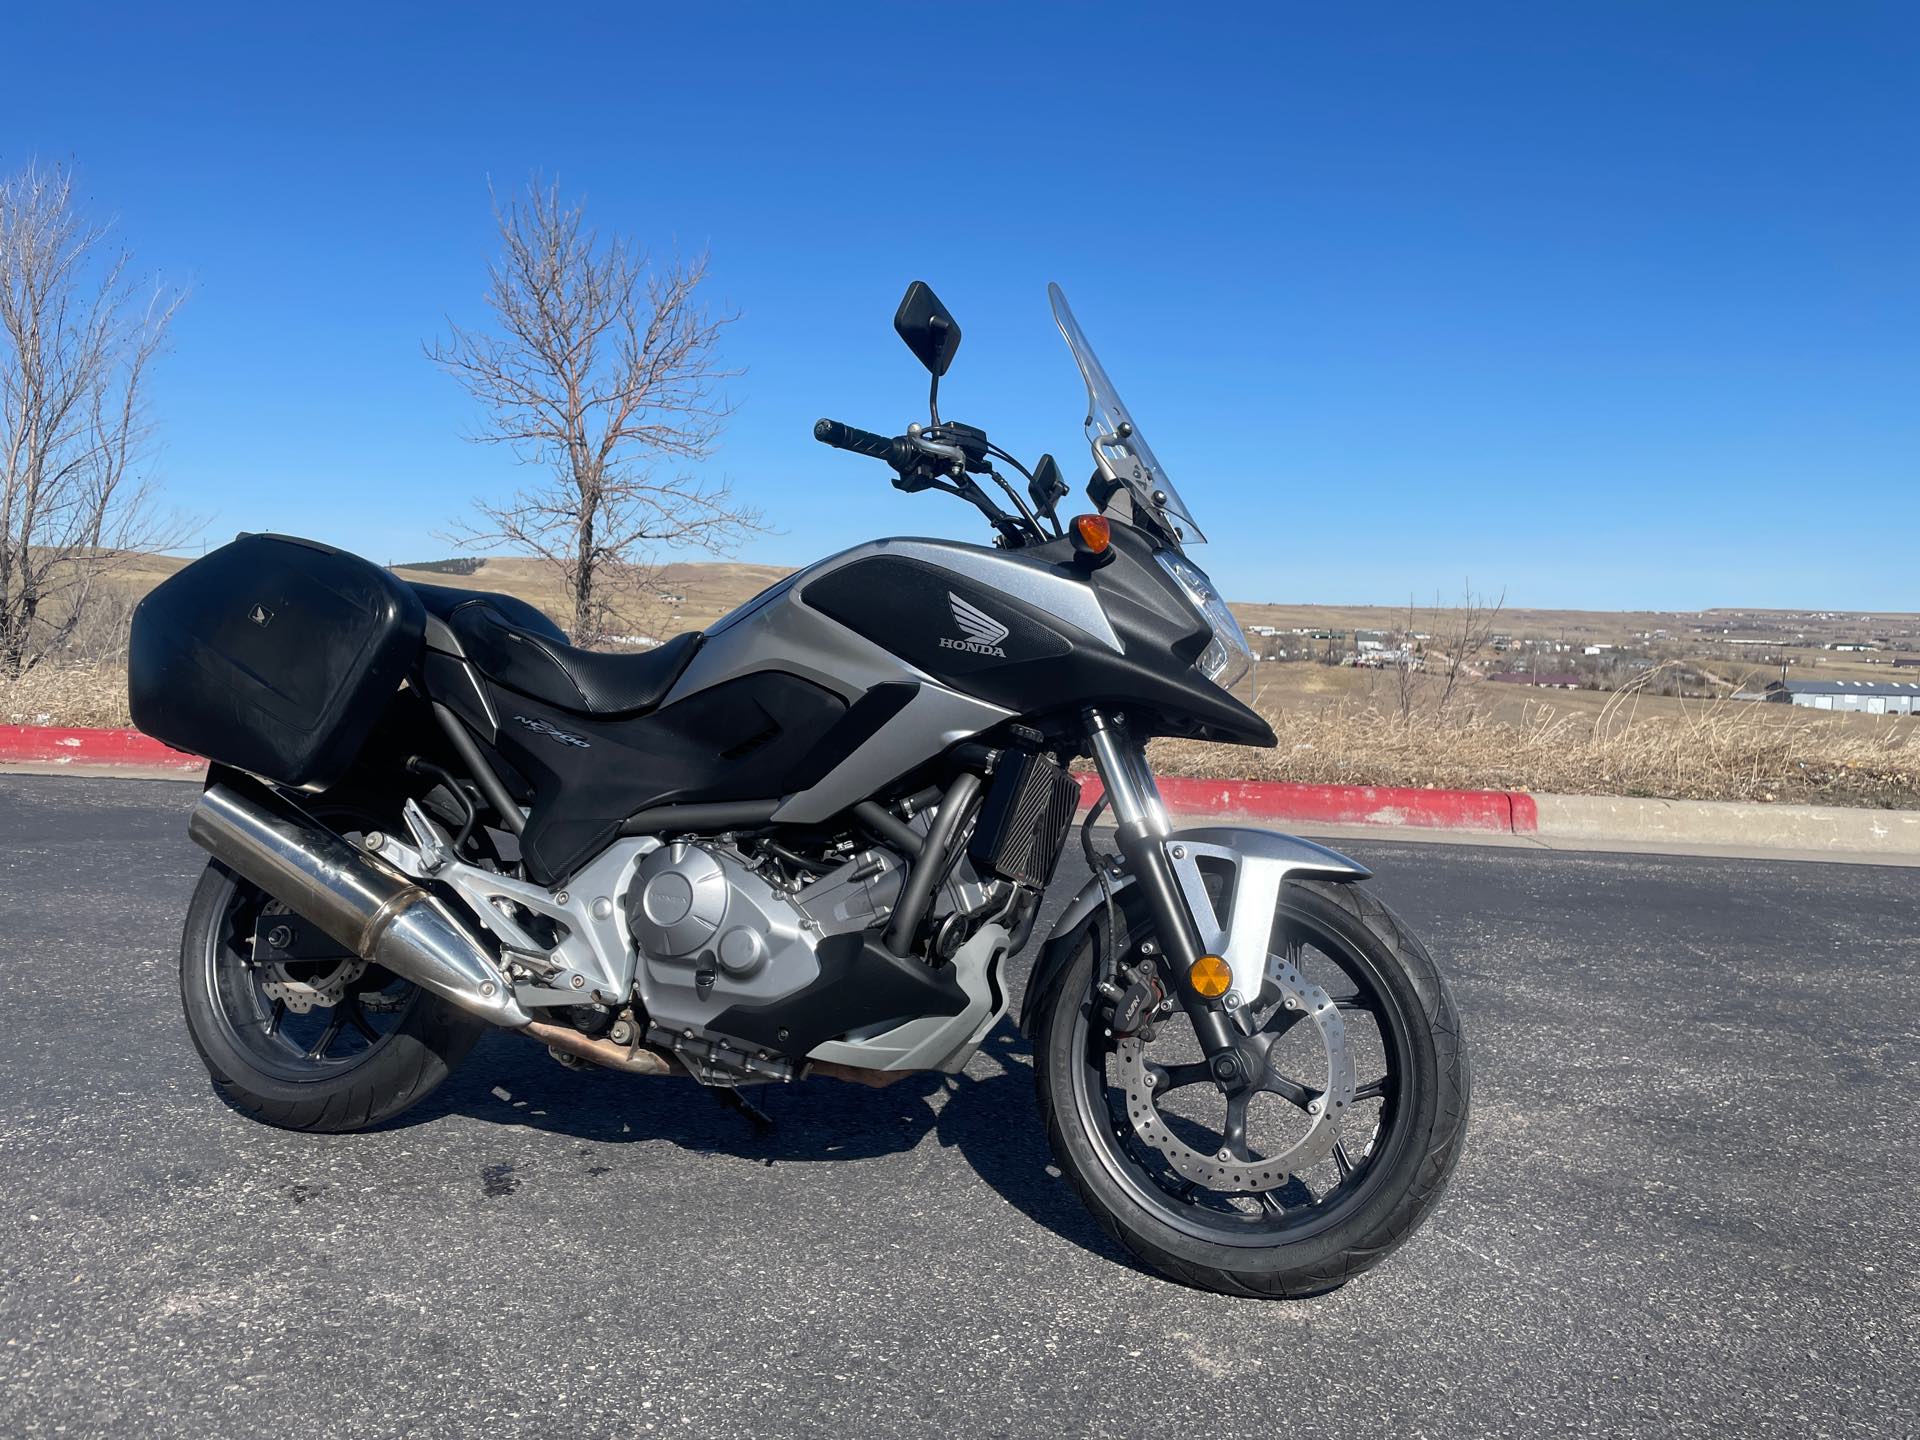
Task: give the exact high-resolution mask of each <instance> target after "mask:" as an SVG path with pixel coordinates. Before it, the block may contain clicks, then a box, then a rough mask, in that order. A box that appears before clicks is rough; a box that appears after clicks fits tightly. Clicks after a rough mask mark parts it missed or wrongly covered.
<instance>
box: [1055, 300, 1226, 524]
mask: <svg viewBox="0 0 1920 1440" xmlns="http://www.w3.org/2000/svg"><path fill="white" fill-rule="evenodd" d="M1047 298H1048V299H1049V300H1051V301H1052V302H1053V319H1054V323H1055V324H1056V325H1058V326H1059V327H1060V333H1061V334H1062V335H1064V336H1065V337H1066V340H1067V348H1068V349H1069V350H1071V351H1073V359H1074V363H1075V364H1077V365H1078V366H1079V367H1080V376H1081V378H1082V379H1083V380H1085V381H1086V382H1087V421H1086V425H1087V441H1088V443H1089V444H1091V445H1092V446H1093V458H1094V461H1095V463H1097V464H1098V465H1099V466H1100V469H1101V471H1102V472H1103V473H1105V474H1107V475H1110V476H1112V477H1113V478H1114V479H1116V480H1118V481H1120V482H1121V483H1122V484H1123V485H1125V486H1126V487H1127V491H1128V493H1129V494H1130V495H1131V496H1132V499H1133V504H1134V507H1135V509H1136V510H1139V511H1145V512H1147V513H1148V514H1151V515H1154V516H1156V517H1157V518H1158V519H1159V521H1160V523H1161V525H1162V527H1163V528H1165V529H1166V530H1168V531H1169V532H1171V533H1172V534H1173V535H1174V536H1175V537H1176V538H1177V539H1179V540H1180V541H1181V542H1182V543H1191V542H1194V541H1204V540H1205V539H1206V538H1207V537H1206V536H1205V535H1203V534H1202V533H1201V532H1200V527H1199V525H1197V524H1196V523H1195V522H1194V518H1193V512H1192V511H1190V510H1189V509H1187V506H1186V502H1185V501H1183V500H1181V498H1180V492H1179V491H1178V490H1175V489H1174V488H1173V482H1172V481H1171V480H1169V479H1167V472H1166V471H1165V470H1163V469H1162V468H1161V466H1160V462H1159V460H1158V459H1156V458H1155V456H1154V453H1153V449H1152V447H1151V446H1149V445H1148V444H1147V439H1146V436H1144V435H1142V434H1141V433H1140V427H1139V426H1138V425H1136V424H1135V423H1134V419H1133V416H1132V415H1130V414H1128V413H1127V407H1126V406H1125V405H1124V404H1123V403H1121V400H1120V394H1119V392H1118V391H1117V390H1115V389H1114V388H1113V382H1112V381H1111V380H1109V379H1108V378H1107V372H1106V370H1105V369H1103V368H1102V367H1101V364H1100V359H1099V357H1098V356H1097V355H1095V354H1094V353H1093V346H1091V345H1089V344H1088V343H1087V337H1086V335H1085V333H1084V332H1083V331H1082V330H1081V329H1080V322H1079V321H1077V320H1075V319H1074V318H1073V311H1072V310H1070V309H1068V308H1067V297H1066V296H1065V295H1064V294H1063V293H1061V290H1060V287H1059V286H1058V285H1052V284H1050V285H1048V286H1047Z"/></svg>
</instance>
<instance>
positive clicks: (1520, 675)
mask: <svg viewBox="0 0 1920 1440" xmlns="http://www.w3.org/2000/svg"><path fill="white" fill-rule="evenodd" d="M1487 679H1489V680H1498V681H1499V682H1500V683H1501V684H1503V685H1538V686H1541V687H1542V688H1544V689H1550V690H1578V689H1579V688H1580V687H1581V686H1582V685H1584V684H1586V683H1587V677H1586V676H1584V675H1582V674H1580V673H1579V672H1578V671H1574V670H1553V671H1548V670H1542V671H1539V672H1538V673H1536V672H1534V671H1531V670H1508V671H1505V672H1503V673H1501V674H1498V675H1489V676H1487Z"/></svg>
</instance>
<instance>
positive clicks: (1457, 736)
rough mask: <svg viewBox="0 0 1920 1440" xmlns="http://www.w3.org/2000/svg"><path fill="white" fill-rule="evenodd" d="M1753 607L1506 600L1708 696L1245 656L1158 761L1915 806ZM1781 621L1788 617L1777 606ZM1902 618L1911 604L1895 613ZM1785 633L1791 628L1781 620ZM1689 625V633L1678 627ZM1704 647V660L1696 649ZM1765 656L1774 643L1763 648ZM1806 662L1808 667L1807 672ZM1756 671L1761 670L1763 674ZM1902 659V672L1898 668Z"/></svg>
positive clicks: (1361, 624)
mask: <svg viewBox="0 0 1920 1440" xmlns="http://www.w3.org/2000/svg"><path fill="white" fill-rule="evenodd" d="M184 563H185V562H184V561H181V560H174V559H170V558H167V557H146V556H143V557H139V558H138V559H136V560H135V561H133V562H132V563H130V564H129V565H128V566H126V567H125V568H123V569H121V570H120V571H119V572H118V573H117V574H116V576H115V582H114V584H115V588H116V589H117V590H119V591H121V592H122V594H123V596H124V597H125V598H126V599H131V598H133V597H135V596H137V595H139V594H143V593H145V591H146V590H147V589H148V588H150V587H151V586H152V585H153V584H155V583H157V582H158V581H159V580H160V579H162V578H164V577H165V576H166V575H168V574H171V573H172V572H173V571H175V570H177V569H179V568H180V566H181V565H182V564H184ZM399 573H401V574H403V575H406V576H408V577H409V578H415V579H421V580H426V581H429V582H432V583H436V584H445V585H453V586H458V587H461V588H465V589H473V590H503V591H506V592H508V593H511V594H515V595H518V596H520V597H522V598H523V599H526V600H528V601H530V602H531V603H533V604H535V605H538V606H539V607H540V608H542V609H543V610H546V611H547V612H548V613H549V614H555V615H560V614H563V613H564V610H565V604H564V599H563V597H562V595H561V593H560V590H559V587H558V585H557V584H556V583H555V581H554V579H553V576H552V574H551V572H550V571H548V570H547V569H546V568H545V567H543V566H542V565H540V564H539V563H538V562H536V561H532V560H514V559H490V560H487V561H485V562H484V563H483V564H482V565H481V566H480V568H479V569H478V570H477V571H476V572H475V573H474V574H472V575H457V574H446V573H442V572H440V571H438V570H435V571H431V572H427V571H419V570H412V569H402V570H400V572H399ZM787 573H788V572H787V571H786V570H784V569H781V568H779V567H775V566H766V565H746V564H731V563H726V564H683V565H670V566H667V567H665V568H664V569H663V570H662V571H661V573H660V575H659V578H658V581H657V584H656V587H655V588H656V590H657V591H658V592H659V593H658V596H657V597H656V599H655V600H654V602H652V603H653V606H654V610H655V614H654V615H653V616H652V617H650V618H649V619H648V620H647V621H646V622H645V624H646V629H647V632H648V633H649V634H651V635H652V636H654V637H655V638H660V637H664V636H668V635H672V634H676V633H678V632H679V631H681V630H692V629H701V628H704V627H705V626H707V625H709V624H711V623H712V622H713V621H714V620H716V619H718V618H719V617H720V616H721V615H724V614H725V613H727V611H729V610H731V609H733V608H734V607H735V606H736V605H739V604H741V603H742V602H744V601H746V600H748V599H750V598H752V596H754V595H755V594H757V593H758V592H759V591H760V590H762V589H764V588H765V587H766V586H767V585H769V584H771V583H773V582H774V581H775V580H778V579H779V578H781V577H782V576H783V575H785V574H787ZM1234 608H1235V610H1236V611H1237V612H1238V613H1239V614H1240V617H1241V620H1242V622H1243V623H1245V624H1247V625H1249V626H1251V625H1256V624H1258V625H1272V626H1276V627H1279V628H1282V629H1291V628H1292V627H1294V626H1308V627H1317V628H1326V629H1333V630H1347V631H1352V630H1354V629H1391V628H1395V627H1396V626H1401V625H1404V624H1405V623H1406V610H1405V609H1404V608H1401V609H1398V610H1395V609H1393V608H1391V607H1384V606H1372V607H1367V606H1319V607H1315V606H1278V605H1236V606H1235V607H1234ZM1723 613H1727V614H1735V613H1738V614H1745V615H1747V616H1748V617H1749V618H1748V619H1747V621H1745V622H1744V623H1747V624H1749V625H1751V624H1752V623H1754V622H1753V621H1752V620H1751V618H1750V617H1751V615H1752V613H1753V612H1706V615H1705V616H1698V615H1696V616H1688V617H1679V616H1675V615H1673V614H1671V613H1661V612H1640V613H1607V612H1592V611H1528V610H1508V611H1503V612H1502V614H1501V616H1500V618H1499V625H1498V628H1499V629H1501V630H1502V631H1504V632H1507V633H1511V634H1513V635H1516V636H1522V635H1547V636H1556V637H1557V636H1560V635H1563V634H1564V635H1565V636H1566V637H1567V641H1568V643H1573V642H1586V643H1595V642H1598V643H1619V642H1621V641H1622V640H1624V639H1626V638H1628V637H1631V636H1634V635H1638V634H1642V633H1646V632H1651V631H1659V630H1666V631H1668V632H1669V633H1670V634H1671V635H1672V636H1673V637H1674V642H1673V643H1674V648H1675V650H1676V651H1678V652H1682V653H1688V654H1689V655H1690V656H1691V663H1695V664H1698V665H1700V666H1701V668H1702V669H1705V670H1708V671H1709V672H1714V671H1718V673H1719V674H1721V675H1722V676H1724V682H1723V683H1722V684H1720V685H1719V686H1718V688H1719V690H1720V691H1721V694H1720V695H1719V696H1718V697H1710V698H1705V699H1692V700H1689V699H1680V698H1676V697H1672V696H1662V695H1654V694H1637V693H1634V692H1632V691H1628V692H1621V693H1607V692H1601V691H1593V690H1572V691H1563V690H1536V689H1533V688H1531V687H1527V686H1517V685H1503V684H1493V683H1487V682H1483V681H1481V680H1478V679H1470V680H1468V681H1466V682H1464V683H1463V684H1462V686H1461V687H1460V689H1459V690H1458V691H1457V692H1456V694H1455V695H1454V696H1453V697H1452V698H1451V700H1450V701H1449V702H1448V703H1447V704H1446V706H1445V707H1444V709H1441V708H1438V707H1437V706H1436V703H1435V693H1434V692H1435V690H1436V689H1437V682H1436V681H1435V680H1434V679H1433V678H1432V677H1422V678H1420V679H1419V681H1418V683H1417V684H1416V685H1415V686H1414V687H1413V692H1412V694H1411V695H1410V696H1407V697H1405V700H1406V703H1404V704H1403V696H1402V693H1401V690H1400V686H1399V683H1398V680H1397V678H1396V676H1395V674H1394V673H1393V672H1391V671H1387V670H1363V669H1350V668H1345V667H1339V666H1327V665H1319V664H1313V663H1300V662H1289V663H1279V662H1268V663H1264V664H1262V665H1260V666H1259V667H1258V671H1257V691H1256V699H1255V704H1256V705H1257V707H1258V708H1259V709H1260V710H1261V711H1262V713H1264V714H1266V715H1267V716H1268V717H1269V719H1271V720H1272V721H1273V724H1274V729H1275V731H1276V733H1277V734H1278V735H1279V737H1280V743H1279V746H1278V747H1277V748H1276V749H1274V750H1269V751H1255V750H1246V749H1229V748H1224V747H1217V746H1207V745H1198V744H1191V743H1163V744H1161V745H1159V746H1158V747H1157V754H1156V761H1157V763H1158V764H1159V765H1160V766H1161V767H1162V768H1163V769H1164V770H1166V771H1167V772H1169V773H1175V774H1190V775H1218V776H1225V777H1235V778H1248V779H1275V780H1295V781H1303V782H1310V783H1326V784H1374V785H1431V786H1467V787H1490V788H1502V789H1521V790H1535V791H1545V792H1551V793H1564V794H1623V795H1648V796H1665V797H1671V798H1676V799H1715V800H1761V801H1774V800H1778V801H1800V802H1815V803H1825V804H1854V805H1872V806H1901V807H1906V806H1916V805H1920V719H1906V718H1894V717H1877V716H1866V715H1845V714H1828V713H1820V712H1812V711H1806V710H1797V709H1794V708H1792V707H1789V706H1778V705H1756V704H1751V703H1747V702H1735V701H1731V700H1728V699H1726V698H1725V695H1726V694H1728V693H1730V692H1731V691H1732V689H1733V688H1734V683H1735V682H1738V681H1740V680H1742V679H1745V678H1748V677H1750V676H1753V675H1755V673H1756V671H1757V669H1758V667H1755V666H1753V665H1752V664H1750V663H1748V661H1747V659H1746V657H1745V656H1744V655H1742V654H1741V653H1740V652H1738V651H1733V650H1728V649H1726V648H1725V647H1722V653H1721V654H1720V655H1719V656H1717V657H1716V656H1715V655H1713V654H1712V653H1710V652H1711V647H1712V640H1711V637H1712V636H1713V635H1714V634H1715V633H1716V632H1717V631H1718V630H1719V629H1720V626H1719V623H1718V621H1717V620H1716V619H1714V618H1712V617H1716V616H1719V615H1721V614H1723ZM1790 618H1791V617H1789V619H1790ZM1905 618H1906V619H1907V620H1911V619H1912V618H1913V617H1905ZM1781 629H1782V633H1783V634H1785V633H1788V632H1790V629H1791V626H1790V624H1787V623H1786V622H1782V626H1781ZM1683 631H1685V632H1687V633H1688V634H1690V635H1691V636H1692V639H1691V641H1689V640H1688V639H1686V638H1684V637H1683V636H1682V634H1681V632H1683ZM1702 650H1706V651H1709V653H1707V654H1705V655H1701V654H1698V653H1697V652H1699V651H1702ZM1769 653H1772V652H1769ZM1792 653H1793V654H1794V655H1795V656H1796V659H1797V662H1798V663H1797V664H1796V670H1797V671H1798V672H1799V673H1802V674H1804V673H1808V672H1810V671H1815V670H1817V672H1818V673H1819V674H1820V675H1821V676H1823V677H1829V676H1830V677H1833V678H1859V679H1888V678H1892V672H1891V671H1890V669H1889V667H1888V665H1887V664H1886V663H1884V662H1883V663H1880V664H1877V665H1874V664H1865V663H1862V662H1861V661H1860V660H1859V659H1858V658H1857V657H1853V656H1850V655H1846V654H1839V653H1836V652H1832V651H1826V650H1820V649H1817V648H1811V647H1807V646H1800V647H1796V648H1795V649H1794V650H1793V651H1792ZM1802 666H1804V669H1802V668H1801V667H1802ZM1760 673H1761V674H1762V675H1764V672H1760ZM1907 673H1912V672H1907ZM125 683H126V682H125V669H124V663H123V661H122V660H121V659H120V658H118V657H115V656H113V655H111V654H107V655H105V656H104V657H102V658H99V659H96V660H94V661H92V662H90V663H85V664H76V663H66V664H61V663H57V662H55V663H48V664H45V665H42V666H40V667H39V668H37V669H35V670H34V671H32V672H30V673H29V674H28V675H27V676H25V677H24V678H23V679H21V680H19V681H16V682H13V683H12V684H8V683H7V682H4V681H0V724H58V725H124V724H126V723H127V711H126V694H125Z"/></svg>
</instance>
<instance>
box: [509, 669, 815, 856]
mask: <svg viewBox="0 0 1920 1440" xmlns="http://www.w3.org/2000/svg"><path fill="white" fill-rule="evenodd" d="M488 691H489V699H490V700H491V702H492V705H493V708H494V711H495V713H496V714H497V715H498V716H499V719H500V731H499V739H498V742H497V743H498V747H499V751H500V753H501V754H502V755H503V756H504V757H505V758H506V760H507V761H508V763H509V764H511V765H512V766H513V767H514V768H515V769H516V770H518V771H519V772H520V773H521V774H522V775H524V776H525V777H526V778H527V780H528V781H529V782H530V783H531V784H532V786H533V806H532V814H531V815H530V816H529V818H528V823H527V829H526V832H525V834H523V835H522V836H521V838H520V845H521V852H522V854H523V855H524V856H525V857H526V860H527V863H528V867H529V869H530V870H532V871H533V872H534V874H535V878H536V879H540V880H542V881H547V882H551V881H555V880H558V879H560V878H562V877H564V876H566V875H569V874H571V873H572V872H573V870H574V869H576V868H577V867H578V866H580V865H581V864H583V863H585V861H587V860H588V859H590V858H591V857H592V856H593V855H594V854H595V853H597V852H598V851H599V850H600V849H601V848H602V847H604V846H605V845H606V844H607V842H608V841H610V840H612V839H613V838H614V837H615V836H616V835H618V834H619V833H620V827H621V825H622V822H624V821H625V820H626V819H627V817H628V816H630V815H632V814H634V813H635V812H636V811H639V810H644V809H647V808H649V807H652V806H658V805H672V804H698V803H705V802H709V801H718V800H760V799H765V798H768V797H773V796H780V795H786V794H791V793H792V792H793V791H794V790H796V789H803V788H805V787H806V786H807V785H809V784H811V783H812V782H813V781H814V780H816V779H818V778H819V776H818V774H815V773H814V772H815V771H816V769H817V768H818V766H817V761H816V760H815V752H816V751H817V750H818V749H820V747H821V746H822V744H823V742H825V741H826V740H827V739H828V737H829V736H830V735H831V733H832V731H833V729H834V727H835V726H836V725H838V724H839V723H840V722H841V720H842V718H843V717H845V716H846V714H847V709H848V707H847V703H846V701H845V700H843V699H841V698H840V696H838V695H835V694H834V693H833V692H832V691H830V690H826V689H823V688H822V687H820V686H818V685H815V684H813V683H812V682H811V681H808V680H803V679H801V678H800V677H799V676H797V675H790V674H787V673H786V672H784V671H780V670H768V671H762V672H760V673H757V674H753V675H745V676H741V677H740V678H739V679H736V680H729V681H727V682H725V683H724V684H720V685H715V686H713V687H712V688H710V689H707V690H702V691H699V692H698V693H696V694H693V695H689V696H688V697H687V698H686V699H684V700H678V701H675V702H674V703H673V704H671V705H664V706H662V707H661V708H660V709H658V710H654V711H651V712H650V713H648V714H645V715H641V716H637V717H634V718H632V719H624V720H619V719H616V720H596V719H591V718H587V717H584V716H579V715H573V714H570V713H568V712H567V711H564V710H561V709H558V708H556V707H553V706H549V705H544V704H542V703H541V702H539V701H536V700H532V699H529V698H528V697H526V696H524V695H519V694H516V693H515V692H514V691H512V690H508V689H506V688H505V687H504V686H500V685H497V684H494V683H492V682H489V683H488ZM822 773H824V772H822Z"/></svg>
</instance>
